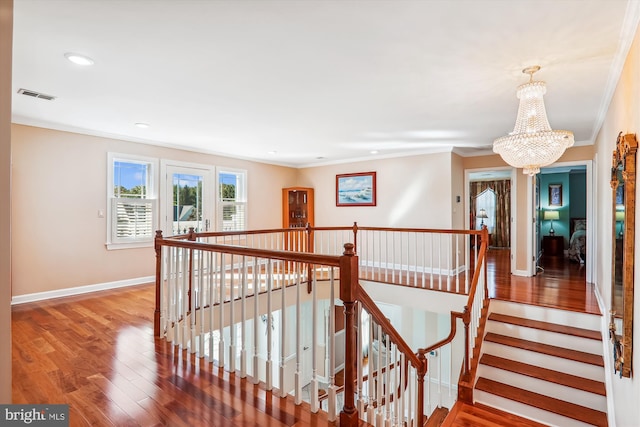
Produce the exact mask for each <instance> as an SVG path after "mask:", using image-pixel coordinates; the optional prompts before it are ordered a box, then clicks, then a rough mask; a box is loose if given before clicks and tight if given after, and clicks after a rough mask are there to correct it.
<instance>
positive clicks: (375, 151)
mask: <svg viewBox="0 0 640 427" xmlns="http://www.w3.org/2000/svg"><path fill="white" fill-rule="evenodd" d="M369 153H371V154H378V150H371V151H369Z"/></svg>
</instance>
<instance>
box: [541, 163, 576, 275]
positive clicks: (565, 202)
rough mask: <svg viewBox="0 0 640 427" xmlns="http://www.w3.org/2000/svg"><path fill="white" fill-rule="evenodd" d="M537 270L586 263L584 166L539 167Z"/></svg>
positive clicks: (564, 267)
mask: <svg viewBox="0 0 640 427" xmlns="http://www.w3.org/2000/svg"><path fill="white" fill-rule="evenodd" d="M537 193H538V197H539V203H538V206H537V210H538V211H537V215H536V218H537V223H536V228H537V230H538V232H537V233H536V234H537V237H536V239H537V241H536V244H537V255H538V259H539V262H538V271H537V272H538V273H540V272H543V271H545V269H549V268H553V269H554V270H558V269H560V270H561V269H565V270H568V269H576V268H577V269H583V268H585V267H586V266H587V259H588V257H587V243H588V242H587V226H588V223H587V217H588V204H587V166H586V165H570V166H559V167H549V168H542V169H541V170H540V174H539V175H538V179H537Z"/></svg>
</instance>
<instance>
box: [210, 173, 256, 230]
mask: <svg viewBox="0 0 640 427" xmlns="http://www.w3.org/2000/svg"><path fill="white" fill-rule="evenodd" d="M224 173H229V174H234V175H242V182H241V186H239V187H240V188H241V189H242V192H241V193H240V195H241V196H242V197H240V198H238V197H236V201H235V202H224V201H222V198H221V197H220V196H221V195H220V175H221V174H224ZM248 175H249V174H248V172H247V170H246V169H236V168H228V167H224V166H218V167H216V212H215V215H216V231H223V230H222V229H223V222H222V221H223V219H222V208H223V206H231V205H233V206H237V205H243V207H244V227H243V228H242V230H234V231H243V230H247V228H248V225H249V215H248V213H249V212H248V206H249V204H248V202H247V199H248V194H247V193H248V185H247V183H248V181H249V178H248Z"/></svg>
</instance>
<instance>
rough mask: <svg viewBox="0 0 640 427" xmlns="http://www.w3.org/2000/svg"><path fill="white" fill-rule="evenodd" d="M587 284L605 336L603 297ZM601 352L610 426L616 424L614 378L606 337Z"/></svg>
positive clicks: (595, 287)
mask: <svg viewBox="0 0 640 427" xmlns="http://www.w3.org/2000/svg"><path fill="white" fill-rule="evenodd" d="M587 286H593V290H594V293H595V294H596V301H597V302H598V308H600V313H602V318H601V319H600V323H601V328H602V336H603V337H607V336H608V335H609V312H608V311H607V307H606V306H605V303H604V299H603V298H602V294H601V293H600V288H599V287H598V286H596V285H595V284H591V285H589V284H587ZM602 347H603V349H602V353H603V359H604V385H605V391H606V393H607V421H608V422H609V425H610V426H615V425H616V414H615V408H616V404H615V401H614V400H613V381H614V380H615V378H614V375H613V369H612V367H613V356H612V351H613V350H612V345H611V342H610V341H609V340H607V339H603V340H602Z"/></svg>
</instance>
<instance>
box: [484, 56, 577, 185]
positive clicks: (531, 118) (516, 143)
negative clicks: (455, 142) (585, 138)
mask: <svg viewBox="0 0 640 427" xmlns="http://www.w3.org/2000/svg"><path fill="white" fill-rule="evenodd" d="M538 70H540V67H539V66H537V65H535V66H533V67H527V68H525V69H524V70H522V72H523V73H525V74H529V82H528V83H525V84H523V85H520V86H518V91H517V96H518V99H519V100H520V106H519V107H518V117H517V118H516V125H515V127H514V128H513V132H511V133H510V134H509V135H507V136H503V137H502V138H498V139H496V140H495V141H493V151H494V152H495V153H498V154H500V156H501V157H502V159H503V160H504V161H505V162H507V163H508V164H510V165H511V166H513V167H516V168H522V169H523V171H522V172H523V173H525V174H529V175H535V174H537V173H538V172H540V168H541V167H543V166H547V165H550V164H551V163H553V162H555V161H556V160H558V159H559V158H560V156H562V153H564V151H565V150H566V149H567V148H569V147H571V146H572V145H573V133H572V132H569V131H566V130H552V129H551V126H549V120H548V119H547V111H546V110H545V108H544V100H543V99H542V97H543V95H544V94H545V93H546V92H547V87H546V85H545V83H544V82H541V81H533V74H534V73H535V72H536V71H538Z"/></svg>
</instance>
